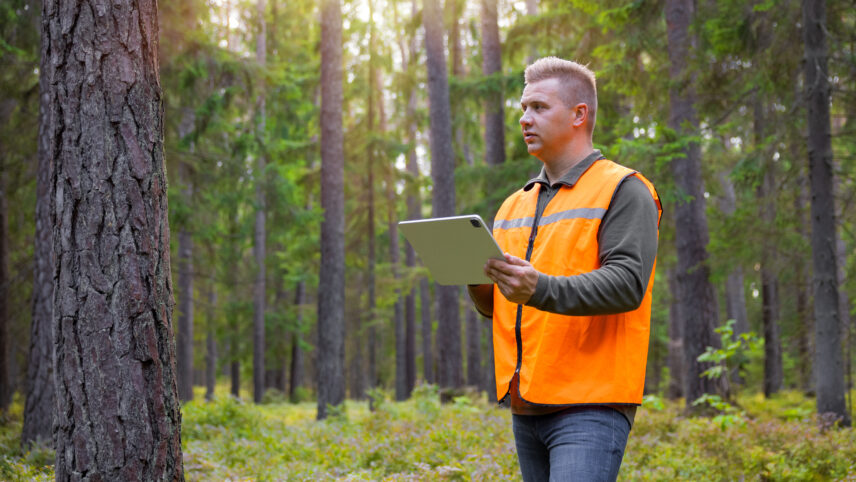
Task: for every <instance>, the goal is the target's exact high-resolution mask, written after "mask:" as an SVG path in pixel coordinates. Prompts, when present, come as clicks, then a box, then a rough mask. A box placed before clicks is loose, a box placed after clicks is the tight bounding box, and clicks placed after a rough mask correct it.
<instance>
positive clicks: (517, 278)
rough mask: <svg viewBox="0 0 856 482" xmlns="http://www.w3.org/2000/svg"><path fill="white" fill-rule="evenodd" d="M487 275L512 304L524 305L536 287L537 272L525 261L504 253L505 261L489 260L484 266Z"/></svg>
mask: <svg viewBox="0 0 856 482" xmlns="http://www.w3.org/2000/svg"><path fill="white" fill-rule="evenodd" d="M484 274H485V275H487V277H488V278H490V279H491V280H492V281H493V282H494V283H496V286H498V287H499V291H500V292H501V293H502V294H503V296H505V298H506V299H507V300H508V301H510V302H512V303H520V304H523V303H526V302H527V301H529V298H531V297H532V295H533V294H534V293H535V287H536V286H537V285H538V271H536V270H535V268H533V267H532V264H530V263H529V261H526V260H525V259H520V258H518V257H517V256H512V255H510V254H508V253H505V261H502V260H498V259H489V260H488V261H487V263H486V264H485V265H484Z"/></svg>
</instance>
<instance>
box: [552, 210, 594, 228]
mask: <svg viewBox="0 0 856 482" xmlns="http://www.w3.org/2000/svg"><path fill="white" fill-rule="evenodd" d="M604 214H606V209H603V208H577V209H568V210H567V211H559V212H557V213H553V214H551V215H549V216H543V217H542V218H541V220H540V221H538V226H544V225H545V224H551V223H555V222H558V221H564V220H566V219H602V218H603V215H604Z"/></svg>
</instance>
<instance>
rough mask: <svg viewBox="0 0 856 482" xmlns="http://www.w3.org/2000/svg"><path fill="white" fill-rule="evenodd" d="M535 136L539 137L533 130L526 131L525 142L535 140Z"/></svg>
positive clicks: (524, 134)
mask: <svg viewBox="0 0 856 482" xmlns="http://www.w3.org/2000/svg"><path fill="white" fill-rule="evenodd" d="M535 137H537V136H536V135H535V134H533V133H531V132H524V133H523V140H524V141H525V142H530V141H533V140H535Z"/></svg>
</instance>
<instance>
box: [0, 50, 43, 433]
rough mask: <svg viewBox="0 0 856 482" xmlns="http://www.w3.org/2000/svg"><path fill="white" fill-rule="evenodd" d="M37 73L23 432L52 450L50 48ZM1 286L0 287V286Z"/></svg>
mask: <svg viewBox="0 0 856 482" xmlns="http://www.w3.org/2000/svg"><path fill="white" fill-rule="evenodd" d="M41 49H42V56H41V65H40V69H39V74H40V75H39V138H38V142H39V144H38V158H39V166H38V171H37V174H36V176H37V177H36V235H35V239H34V243H33V244H34V245H33V258H34V259H33V265H34V268H33V311H32V314H33V315H32V316H33V319H32V324H31V325H30V353H29V358H28V363H27V398H26V402H25V405H24V427H23V430H22V431H21V445H22V446H23V447H25V448H26V447H28V446H30V445H31V444H33V443H39V444H45V445H48V446H53V419H54V404H55V401H56V397H55V395H54V384H53V373H54V368H53V360H52V356H51V353H52V352H53V333H51V317H52V316H53V272H54V255H53V246H52V243H51V234H52V226H51V198H50V193H51V179H52V178H53V162H52V161H53V159H52V158H51V153H50V149H51V144H50V141H51V140H50V136H49V133H50V131H49V130H48V126H49V125H50V124H51V120H50V118H49V117H48V116H49V115H50V112H51V111H50V100H51V97H50V92H49V89H50V84H49V83H48V77H47V75H46V72H47V70H48V68H49V66H48V65H47V64H46V62H47V60H48V59H47V55H46V50H47V43H46V42H45V43H43V44H42V46H41ZM0 283H2V281H0Z"/></svg>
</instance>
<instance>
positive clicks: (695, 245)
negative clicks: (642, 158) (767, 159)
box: [666, 0, 717, 409]
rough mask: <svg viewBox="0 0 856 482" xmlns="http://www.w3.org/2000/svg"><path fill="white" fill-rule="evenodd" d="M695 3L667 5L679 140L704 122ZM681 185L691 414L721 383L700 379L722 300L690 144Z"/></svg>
mask: <svg viewBox="0 0 856 482" xmlns="http://www.w3.org/2000/svg"><path fill="white" fill-rule="evenodd" d="M693 10H694V6H693V2H692V1H691V0H667V1H666V24H667V30H668V49H669V61H670V66H669V75H670V77H671V79H672V83H673V84H672V85H673V86H672V87H671V88H670V90H669V123H668V125H669V127H670V128H672V129H674V130H675V131H676V132H677V133H678V134H679V135H690V134H696V133H697V131H698V119H697V118H696V113H695V107H694V105H693V104H694V102H695V92H694V90H693V87H692V86H693V76H692V75H690V73H689V60H690V59H689V51H690V47H691V46H692V45H694V43H695V42H694V39H693V38H692V36H691V35H690V32H689V26H690V23H691V22H692V18H693ZM672 174H673V175H674V177H675V184H676V185H677V188H678V189H679V191H680V192H681V194H682V195H683V196H685V198H684V199H683V200H680V201H678V203H677V205H676V207H675V225H676V229H675V242H676V245H677V251H678V269H677V284H678V293H677V295H678V297H677V299H678V303H679V304H680V315H681V318H682V319H683V320H684V331H683V341H684V343H683V350H684V370H685V372H684V396H685V397H686V403H687V409H692V402H693V401H694V400H695V399H697V398H698V397H700V396H701V395H702V394H705V393H714V392H715V391H716V386H715V383H714V382H713V381H711V380H708V379H707V378H701V377H700V376H699V375H700V374H701V373H702V372H703V371H704V370H705V369H706V368H707V367H706V366H705V364H702V363H700V362H699V361H698V360H697V358H698V356H699V355H701V354H702V353H704V351H705V348H706V347H708V346H715V343H716V342H717V338H716V337H715V334H714V331H713V330H714V327H715V326H716V324H717V304H716V303H717V301H716V294H715V292H714V289H713V285H712V284H711V283H710V268H709V267H708V265H707V257H708V254H707V243H708V239H709V237H708V230H707V218H706V216H705V200H704V188H703V185H702V178H701V150H700V147H699V145H698V144H697V143H690V144H689V146H687V148H686V149H685V150H684V156H683V157H681V158H678V159H675V160H673V161H672Z"/></svg>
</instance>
